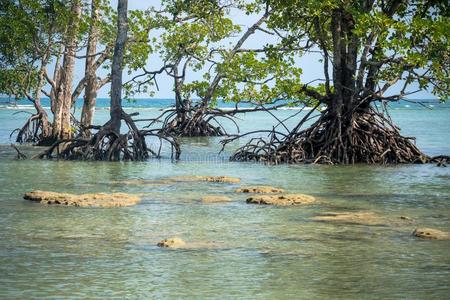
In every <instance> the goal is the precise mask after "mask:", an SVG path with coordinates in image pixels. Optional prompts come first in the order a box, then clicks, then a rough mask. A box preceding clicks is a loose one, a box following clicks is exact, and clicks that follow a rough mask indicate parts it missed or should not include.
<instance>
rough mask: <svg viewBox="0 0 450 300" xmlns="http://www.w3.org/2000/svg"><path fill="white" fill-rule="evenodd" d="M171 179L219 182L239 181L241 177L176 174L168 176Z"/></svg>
mask: <svg viewBox="0 0 450 300" xmlns="http://www.w3.org/2000/svg"><path fill="white" fill-rule="evenodd" d="M168 179H169V180H171V181H179V182H191V181H207V182H219V183H239V182H241V179H240V178H235V177H228V176H175V177H170V178H168Z"/></svg>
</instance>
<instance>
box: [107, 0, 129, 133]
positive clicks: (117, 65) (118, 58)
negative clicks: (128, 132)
mask: <svg viewBox="0 0 450 300" xmlns="http://www.w3.org/2000/svg"><path fill="white" fill-rule="evenodd" d="M127 6H128V1H127V0H119V2H118V5H117V13H118V20H117V39H116V44H115V47H114V56H113V63H112V68H111V111H110V116H111V120H110V126H111V129H112V130H113V131H114V132H116V133H117V134H119V133H120V124H121V117H122V68H123V54H124V50H125V43H126V40H127V30H128V19H127Z"/></svg>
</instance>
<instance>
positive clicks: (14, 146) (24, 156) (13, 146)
mask: <svg viewBox="0 0 450 300" xmlns="http://www.w3.org/2000/svg"><path fill="white" fill-rule="evenodd" d="M11 147H12V148H13V149H14V150H16V152H17V159H27V156H26V155H25V154H23V153H22V151H20V150H19V149H18V148H17V147H16V145H14V144H11Z"/></svg>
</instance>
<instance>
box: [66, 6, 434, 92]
mask: <svg viewBox="0 0 450 300" xmlns="http://www.w3.org/2000/svg"><path fill="white" fill-rule="evenodd" d="M111 5H112V6H113V7H114V8H115V7H116V5H117V0H112V1H111ZM150 6H154V7H155V8H159V7H160V1H155V0H129V4H128V8H129V9H130V10H131V9H146V8H148V7H150ZM257 17H258V16H255V15H253V16H247V15H245V14H242V13H240V12H238V11H232V12H231V19H232V20H233V22H234V23H235V24H239V25H241V26H242V28H243V30H245V29H246V28H248V27H249V26H251V25H252V24H253V22H254V21H255V20H256V19H257ZM271 41H274V38H271V37H270V36H268V35H267V34H264V33H260V34H255V35H254V36H252V37H251V38H250V39H249V40H247V42H246V43H245V45H244V46H245V47H246V48H252V47H254V48H258V47H261V45H263V44H265V43H268V42H271ZM320 58H321V56H320V55H318V54H308V55H306V56H304V57H302V58H299V59H298V61H297V63H298V64H299V66H300V67H301V68H302V69H303V76H302V81H303V82H309V81H312V80H314V79H317V78H321V77H323V73H322V70H323V68H322V64H321V63H319V59H320ZM149 61H151V64H150V63H149V64H148V65H147V69H149V70H156V69H159V68H160V67H161V66H162V61H161V60H160V59H159V58H158V57H157V56H152V57H151V60H149ZM83 75H84V61H82V60H78V61H77V63H76V74H75V84H76V83H77V82H78V81H79V80H80V79H81V78H82V77H83ZM98 75H100V77H103V76H105V75H106V74H105V71H103V70H100V71H99V72H98ZM123 76H124V82H125V81H127V80H128V79H130V78H131V76H129V75H128V74H127V73H126V72H124V74H123ZM201 76H202V73H201V72H199V73H194V72H190V73H189V74H188V77H189V81H192V80H200V79H201ZM158 85H159V91H156V90H155V94H154V96H153V97H154V98H174V95H173V90H172V89H173V85H172V79H171V78H169V77H168V76H161V77H159V79H158ZM109 89H110V86H109V85H106V86H104V87H103V88H102V89H101V90H100V91H99V92H98V97H99V98H108V97H109ZM395 90H398V88H395V87H394V88H393V91H395ZM148 97H149V95H146V94H141V95H137V96H136V98H148ZM410 98H411V99H430V98H435V97H434V96H433V95H431V94H430V93H428V92H426V91H422V92H419V93H416V94H414V95H412V96H411V97H410Z"/></svg>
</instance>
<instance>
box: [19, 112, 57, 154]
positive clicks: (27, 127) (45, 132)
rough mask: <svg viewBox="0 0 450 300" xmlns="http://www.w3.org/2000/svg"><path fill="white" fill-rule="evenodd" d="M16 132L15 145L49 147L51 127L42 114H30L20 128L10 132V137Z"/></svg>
mask: <svg viewBox="0 0 450 300" xmlns="http://www.w3.org/2000/svg"><path fill="white" fill-rule="evenodd" d="M16 132H17V136H16V143H19V144H26V143H30V144H33V145H37V146H46V145H51V144H52V143H53V142H54V139H52V138H51V132H52V126H51V124H50V122H49V121H48V119H47V117H46V116H45V115H44V114H43V113H36V114H32V115H31V116H30V117H29V118H28V119H27V121H26V122H25V124H24V125H23V126H22V127H21V128H17V129H15V130H14V131H13V132H11V134H10V137H12V136H13V135H14V134H15V133H16Z"/></svg>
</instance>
